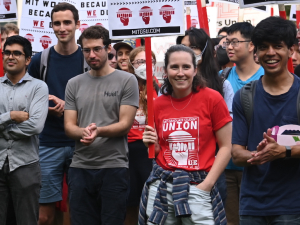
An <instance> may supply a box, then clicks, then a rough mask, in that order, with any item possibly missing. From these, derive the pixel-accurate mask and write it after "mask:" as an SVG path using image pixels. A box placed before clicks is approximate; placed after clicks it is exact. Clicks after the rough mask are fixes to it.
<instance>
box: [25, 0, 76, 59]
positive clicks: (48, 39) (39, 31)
mask: <svg viewBox="0 0 300 225" xmlns="http://www.w3.org/2000/svg"><path fill="white" fill-rule="evenodd" d="M59 2H68V3H70V4H73V5H76V2H75V1H71V0H65V1H64V0H51V1H50V0H24V1H23V6H22V19H21V25H20V35H21V36H23V37H25V38H27V39H28V40H29V41H30V42H31V45H32V51H33V54H35V53H37V52H40V51H43V50H44V49H46V48H48V47H50V46H52V45H55V44H56V43H57V38H56V36H55V34H54V32H53V29H52V23H51V10H52V8H53V7H54V6H55V5H56V4H58V3H59Z"/></svg>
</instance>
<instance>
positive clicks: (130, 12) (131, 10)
mask: <svg viewBox="0 0 300 225" xmlns="http://www.w3.org/2000/svg"><path fill="white" fill-rule="evenodd" d="M108 11H109V15H108V19H109V34H110V38H111V39H127V38H142V37H145V51H146V73H147V74H146V76H147V107H148V124H149V125H150V126H152V127H154V113H153V77H152V76H153V74H152V73H153V71H152V52H151V37H155V36H168V35H181V34H184V27H185V26H184V5H183V0H174V1H172V2H170V0H160V1H159V2H158V1H140V2H137V1H133V0H110V1H109V5H108ZM149 158H155V151H154V145H153V144H152V145H149Z"/></svg>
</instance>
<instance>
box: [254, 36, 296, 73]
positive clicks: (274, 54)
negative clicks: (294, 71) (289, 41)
mask: <svg viewBox="0 0 300 225" xmlns="http://www.w3.org/2000/svg"><path fill="white" fill-rule="evenodd" d="M293 53H294V46H292V47H290V48H288V47H287V45H286V44H285V43H284V42H283V41H281V42H278V43H270V42H263V44H261V45H259V46H257V52H256V55H257V57H258V60H259V62H260V64H261V66H262V67H263V68H264V70H265V74H266V75H268V74H269V75H281V74H283V73H285V72H288V70H287V63H288V59H289V57H292V55H293Z"/></svg>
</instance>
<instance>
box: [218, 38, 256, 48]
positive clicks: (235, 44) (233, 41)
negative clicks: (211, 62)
mask: <svg viewBox="0 0 300 225" xmlns="http://www.w3.org/2000/svg"><path fill="white" fill-rule="evenodd" d="M250 41H251V40H245V41H239V40H238V39H233V40H231V41H228V40H227V41H225V42H224V43H225V45H226V48H228V46H229V45H230V44H231V46H232V47H238V46H239V43H240V42H250Z"/></svg>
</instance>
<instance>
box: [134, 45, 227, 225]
mask: <svg viewBox="0 0 300 225" xmlns="http://www.w3.org/2000/svg"><path fill="white" fill-rule="evenodd" d="M165 74H166V78H165V80H164V84H163V85H162V93H163V95H162V96H160V97H158V98H157V99H156V100H155V101H154V122H155V129H154V128H153V127H150V126H146V129H145V132H144V134H143V141H144V143H145V144H146V145H147V146H148V145H149V144H155V152H156V159H155V160H154V163H153V169H152V172H151V174H150V177H149V178H148V180H147V182H146V184H145V186H144V190H143V193H142V198H141V204H140V213H139V224H140V225H143V224H152V223H154V224H165V225H169V224H170V225H174V224H207V225H215V224H218V225H221V224H222V225H225V224H226V217H225V211H224V206H223V204H222V200H221V197H220V194H219V191H218V188H217V187H216V186H215V183H216V181H217V179H218V177H219V176H220V175H221V173H222V172H223V171H224V169H225V167H226V165H227V163H228V161H229V159H230V150H231V121H232V119H231V117H230V115H229V111H228V108H227V106H226V103H225V101H224V99H223V97H222V96H221V95H220V94H219V93H218V92H217V91H215V90H212V89H210V88H207V87H205V81H204V80H203V78H202V77H201V76H200V75H199V74H197V67H196V57H195V54H194V52H193V51H192V50H191V49H190V48H188V47H186V46H183V45H174V46H172V47H170V48H169V49H168V50H167V52H166V54H165ZM216 142H217V143H218V144H219V152H218V154H217V156H215V150H216Z"/></svg>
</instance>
